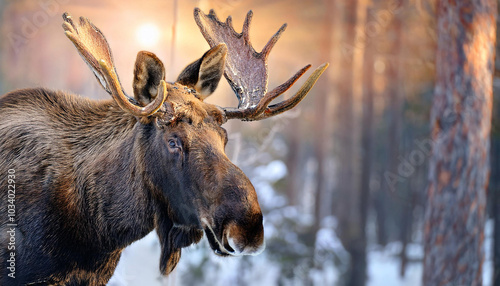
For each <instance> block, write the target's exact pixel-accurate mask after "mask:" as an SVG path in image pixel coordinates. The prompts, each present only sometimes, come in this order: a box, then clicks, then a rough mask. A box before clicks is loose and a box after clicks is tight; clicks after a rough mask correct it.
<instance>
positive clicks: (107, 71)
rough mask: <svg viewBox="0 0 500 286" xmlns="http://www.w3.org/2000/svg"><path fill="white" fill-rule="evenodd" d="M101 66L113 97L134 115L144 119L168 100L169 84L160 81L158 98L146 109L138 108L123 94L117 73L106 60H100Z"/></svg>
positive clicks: (145, 107)
mask: <svg viewBox="0 0 500 286" xmlns="http://www.w3.org/2000/svg"><path fill="white" fill-rule="evenodd" d="M99 65H100V67H101V69H102V71H103V75H104V77H105V78H106V82H107V83H108V84H109V87H110V90H111V96H113V98H114V99H115V100H116V102H117V103H118V105H119V106H120V107H121V108H122V109H124V110H128V111H129V112H130V113H131V114H132V115H134V116H138V117H143V116H149V115H152V114H154V113H155V112H156V111H158V109H160V108H161V106H162V105H163V102H165V99H167V96H168V93H167V84H166V83H165V81H164V80H161V81H160V87H159V88H158V95H157V96H156V98H155V99H154V100H153V101H152V102H151V103H149V104H148V105H146V106H144V107H140V106H137V105H135V104H133V103H131V102H130V101H129V99H128V97H127V96H126V95H125V94H124V93H123V91H122V89H121V86H120V82H119V81H118V77H117V76H116V73H115V71H114V70H113V69H112V68H111V67H110V66H109V65H108V63H107V62H106V61H105V60H102V59H101V60H99Z"/></svg>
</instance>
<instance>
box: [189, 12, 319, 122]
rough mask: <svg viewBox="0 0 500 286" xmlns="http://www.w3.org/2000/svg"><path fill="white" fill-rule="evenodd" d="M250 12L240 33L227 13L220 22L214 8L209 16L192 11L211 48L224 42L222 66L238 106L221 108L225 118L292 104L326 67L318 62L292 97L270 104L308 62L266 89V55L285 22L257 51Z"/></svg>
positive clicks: (253, 116)
mask: <svg viewBox="0 0 500 286" xmlns="http://www.w3.org/2000/svg"><path fill="white" fill-rule="evenodd" d="M252 16H253V12H252V11H250V12H248V14H247V17H246V19H245V22H244V24H243V30H242V32H241V33H237V32H236V31H235V30H234V28H233V24H232V18H231V16H229V17H228V18H227V20H226V22H225V23H223V22H221V21H219V19H218V18H217V15H216V14H215V12H214V10H210V13H209V14H208V15H206V14H204V13H203V12H202V11H201V10H200V9H199V8H196V9H195V10H194V18H195V21H196V23H197V24H198V27H199V28H200V30H201V33H202V34H203V36H204V37H205V39H206V40H207V42H208V44H209V45H210V47H214V46H216V45H217V44H220V43H225V44H226V45H227V49H228V54H227V57H226V65H225V68H224V76H225V77H226V79H227V81H228V82H229V85H230V86H231V88H232V89H233V91H234V92H235V93H236V96H237V97H238V101H239V104H238V108H223V109H224V111H225V113H226V118H227V119H233V118H238V119H241V120H247V121H252V120H261V119H264V118H268V117H271V116H274V115H277V114H280V113H282V112H285V111H287V110H289V109H291V108H293V107H295V106H296V105H297V104H298V103H299V102H300V101H301V100H302V99H303V98H304V97H305V96H306V95H307V93H308V92H309V90H310V89H311V88H312V87H313V86H314V84H315V83H316V81H317V80H318V78H319V77H320V76H321V74H322V73H323V72H324V71H325V69H326V68H327V67H328V63H325V64H323V65H321V66H320V67H319V68H317V69H316V70H315V71H314V72H313V74H312V75H311V76H310V77H309V78H308V79H307V81H306V82H305V83H304V84H303V85H302V87H301V88H300V89H299V91H298V92H297V93H296V94H295V95H294V96H292V97H291V98H289V99H287V100H285V101H282V102H280V103H278V104H274V105H270V106H269V104H270V103H271V101H273V100H274V99H275V98H277V97H278V96H279V95H281V94H283V93H284V92H285V91H287V90H288V89H289V88H290V87H291V86H292V85H293V84H294V83H295V82H296V81H297V80H298V79H299V77H301V76H302V75H303V74H304V73H305V72H306V71H307V70H308V69H309V68H310V67H311V65H307V66H305V67H304V68H302V69H301V70H299V71H298V72H297V73H296V74H295V75H294V76H293V77H291V78H290V79H289V80H288V81H286V82H285V83H283V84H281V85H280V86H278V87H276V88H275V89H273V90H272V91H270V92H267V83H268V77H269V76H268V71H267V57H268V56H269V53H270V52H271V49H272V48H273V47H274V45H275V44H276V42H277V41H278V39H279V38H280V36H281V34H282V33H283V31H285V29H286V26H287V25H286V24H284V25H283V26H281V28H280V29H279V30H278V32H276V34H274V36H273V37H272V38H271V39H270V40H269V42H268V43H267V44H266V45H265V46H264V48H263V49H262V51H261V52H260V53H258V52H256V51H255V50H254V48H253V47H252V44H251V43H250V37H249V29H250V21H251V20H252Z"/></svg>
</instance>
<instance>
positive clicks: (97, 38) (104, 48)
mask: <svg viewBox="0 0 500 286" xmlns="http://www.w3.org/2000/svg"><path fill="white" fill-rule="evenodd" d="M63 20H64V23H63V25H62V26H63V28H64V31H65V32H64V33H65V34H66V36H67V37H68V38H69V39H70V40H71V42H73V44H74V45H75V47H76V48H77V50H78V53H79V54H80V56H81V57H82V58H83V60H84V61H85V62H86V63H87V64H88V66H89V67H90V68H91V69H92V71H93V72H94V75H95V76H96V78H97V79H98V80H99V83H100V84H101V85H102V87H103V88H104V90H106V92H107V93H109V94H110V95H111V96H112V97H113V98H114V99H115V100H116V102H117V103H118V105H119V106H120V107H121V108H123V109H124V110H127V111H129V112H130V113H131V114H133V115H135V116H149V115H152V114H153V113H155V112H156V111H157V110H158V109H160V107H161V106H162V104H163V102H164V101H165V99H166V97H167V91H166V85H165V82H162V83H161V84H160V88H159V91H158V96H157V97H156V98H155V100H154V101H152V102H151V103H149V104H148V105H147V106H145V107H141V106H137V105H135V104H132V103H131V99H130V98H129V97H128V96H127V95H126V94H125V92H124V91H123V89H122V85H121V83H120V80H119V78H118V75H117V73H116V69H115V66H114V62H113V55H112V54H111V49H110V48H109V44H108V41H107V40H106V38H105V37H104V34H103V33H102V32H101V30H99V28H97V27H96V26H94V24H92V22H90V21H89V19H87V18H84V17H80V21H79V22H78V23H75V22H74V21H73V18H72V17H71V16H70V15H69V14H68V13H64V14H63Z"/></svg>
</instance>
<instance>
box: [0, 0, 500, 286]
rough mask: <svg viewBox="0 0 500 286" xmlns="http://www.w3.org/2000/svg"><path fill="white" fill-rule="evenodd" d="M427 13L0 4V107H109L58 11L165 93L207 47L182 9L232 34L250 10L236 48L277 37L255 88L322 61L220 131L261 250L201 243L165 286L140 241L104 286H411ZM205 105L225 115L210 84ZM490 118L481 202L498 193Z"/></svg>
mask: <svg viewBox="0 0 500 286" xmlns="http://www.w3.org/2000/svg"><path fill="white" fill-rule="evenodd" d="M434 2H435V1H433V0H429V1H425V0H372V1H369V0H356V1H353V0H314V1H301V0H294V1H280V0H246V1H242V0H197V1H195V0H185V1H174V0H143V1H119V0H106V1H103V0H99V1H98V0H90V1H83V0H37V1H35V0H12V1H9V0H0V94H3V93H6V92H8V91H11V90H14V89H18V88H27V87H38V86H43V87H48V88H52V89H60V90H65V91H69V92H72V93H77V94H80V95H82V96H86V97H90V98H94V99H107V98H109V96H108V94H107V93H105V92H104V90H102V88H101V87H100V85H99V84H98V83H97V81H96V80H95V77H94V75H93V74H92V72H91V71H90V70H89V68H88V67H87V66H86V64H85V63H84V62H83V60H82V59H81V58H80V57H79V55H78V53H77V51H76V49H75V48H74V46H73V44H72V43H71V42H70V41H69V40H68V39H67V38H66V36H65V35H64V33H63V29H62V27H61V24H62V18H61V15H62V13H64V12H69V13H70V14H71V15H73V16H74V17H79V16H85V17H88V18H89V19H90V20H91V21H92V22H93V23H94V24H95V25H96V26H97V27H99V28H100V29H101V31H102V32H103V33H104V35H105V36H106V38H107V39H108V42H109V44H110V46H111V49H112V51H113V56H114V60H115V64H116V68H117V72H118V74H119V76H120V79H121V81H122V84H123V86H124V88H125V90H126V91H128V94H132V72H133V64H134V62H135V57H136V54H137V52H138V51H140V50H148V51H151V52H154V53H155V54H156V55H158V57H159V58H160V59H162V60H163V62H164V64H165V67H166V69H167V80H169V81H174V80H175V79H176V77H177V75H178V73H179V72H180V71H181V70H182V69H183V68H184V67H185V66H186V65H187V64H189V63H191V62H192V61H194V60H195V59H197V58H199V57H200V56H201V55H202V54H203V53H204V52H205V51H206V50H207V49H208V48H209V46H208V44H207V43H206V41H205V39H204V38H203V36H202V35H201V33H200V31H199V29H198V27H197V26H196V23H195V21H194V18H193V9H194V8H195V7H200V8H201V9H202V10H203V11H204V12H205V13H208V11H209V10H210V9H215V11H216V13H217V15H218V16H219V18H220V19H221V20H223V19H225V18H226V17H227V16H229V15H231V16H232V18H233V24H234V26H235V29H236V31H238V32H240V31H241V27H242V24H243V21H244V19H245V15H246V13H247V12H248V11H249V10H253V12H254V17H253V21H252V25H251V29H250V39H251V41H252V44H253V46H254V48H255V49H256V50H258V51H259V50H260V49H262V47H263V46H264V45H265V43H266V42H267V41H268V39H270V38H271V36H272V35H273V34H274V33H275V32H276V31H277V30H278V29H279V28H280V26H281V25H282V24H283V23H288V28H287V30H286V32H285V33H284V34H283V35H282V37H281V39H280V40H279V41H278V43H277V44H276V46H275V47H274V49H273V51H272V52H271V55H270V57H269V63H268V67H269V73H270V81H269V88H270V89H272V88H274V87H275V86H277V85H279V84H281V83H282V82H284V81H285V80H287V79H288V78H289V77H290V76H292V75H293V74H294V73H295V72H296V71H297V70H299V69H300V68H302V67H303V66H305V65H306V64H309V63H310V64H312V65H313V68H316V67H317V66H319V65H320V64H322V63H323V62H329V63H330V67H329V69H328V70H327V71H326V72H325V74H324V75H323V76H322V77H321V78H320V80H319V81H318V83H317V85H316V86H315V87H314V88H313V89H312V90H311V92H310V93H309V95H308V96H307V97H306V99H304V101H303V102H302V103H301V104H300V105H299V106H298V107H297V108H295V109H294V110H293V111H289V112H287V113H285V114H283V115H280V116H277V117H273V118H272V119H268V120H265V121H262V122H251V123H250V122H229V123H228V124H226V125H225V127H226V128H227V130H228V133H229V134H230V140H229V144H228V146H227V150H226V151H227V153H228V156H229V158H231V159H232V161H233V162H234V163H236V164H237V165H238V166H240V167H241V168H242V169H243V170H244V171H245V173H246V174H247V175H248V176H249V177H250V179H251V181H252V182H253V184H254V186H255V187H256V191H257V193H258V196H259V202H260V205H261V207H262V209H263V212H264V220H265V224H264V228H265V239H266V244H267V248H266V251H265V252H264V253H263V254H261V255H259V256H255V257H242V258H228V259H221V258H218V257H216V256H215V255H214V254H213V253H211V250H210V248H209V247H208V243H207V242H206V241H205V240H203V241H202V242H201V243H200V244H198V245H196V246H191V247H189V248H187V249H185V250H183V255H182V258H181V261H180V264H179V266H178V267H177V269H176V270H175V271H174V272H173V274H172V275H171V276H169V277H167V278H165V277H162V276H161V275H160V273H159V270H158V265H159V256H160V247H159V243H158V241H157V238H156V234H155V233H154V232H153V233H151V234H150V235H148V236H147V237H146V238H144V239H143V240H141V241H138V242H136V243H134V244H132V245H131V246H130V247H129V248H127V249H126V250H125V251H124V252H123V255H122V259H121V261H120V264H119V266H118V268H117V270H116V272H115V275H114V276H113V278H112V280H111V281H110V282H109V284H108V285H353V284H350V282H349V281H352V279H353V278H352V277H363V276H364V275H366V277H367V280H366V285H370V286H375V285H376V286H378V285H383V286H392V285H405V286H411V285H421V278H422V259H423V248H422V232H423V230H422V228H423V214H424V204H425V194H426V185H427V172H428V171H427V166H428V157H429V155H430V149H429V148H430V138H431V137H430V128H429V117H430V115H429V111H430V107H431V103H432V102H431V100H432V94H433V88H434V70H435V67H434V61H435V51H436V36H435V35H436V32H435V3H434ZM306 76H308V75H306ZM302 82H303V80H302V81H299V83H297V85H299V84H301V83H302ZM498 87H499V84H498V82H495V90H494V93H495V94H494V97H495V103H494V105H495V106H494V110H496V108H497V106H498V105H499V104H498V101H497V97H498ZM297 89H298V86H297V87H294V88H292V91H290V92H289V94H286V95H285V97H289V96H291V94H292V92H295V91H296V90H297ZM207 101H208V102H210V103H215V104H218V105H221V106H236V105H237V100H236V97H235V95H234V94H233V93H232V91H231V89H230V87H229V85H228V84H227V82H226V81H225V80H223V81H222V82H221V85H219V88H218V89H217V91H216V92H215V93H214V94H213V95H212V96H211V97H210V98H209V99H207ZM493 116H494V119H493V130H492V153H491V154H492V158H491V160H490V161H491V163H492V170H491V171H492V173H491V176H490V180H491V181H490V191H489V195H490V196H492V197H493V196H494V195H495V193H496V192H498V191H497V189H498V186H499V184H498V180H499V179H500V176H498V174H497V173H498V172H499V168H496V167H495V166H496V165H498V163H497V160H498V159H497V158H496V157H498V156H495V154H497V153H498V151H497V150H498V146H499V144H498V136H499V134H498V115H497V113H496V112H494V115H493ZM490 201H491V199H490ZM494 220H495V217H494V215H490V219H489V220H488V223H487V228H486V240H485V241H486V243H485V251H486V261H485V264H484V267H483V268H484V282H485V285H491V284H490V283H491V282H490V281H491V278H492V275H493V266H492V262H491V261H492V257H493V251H492V249H493V248H492V245H493V240H494V239H493V234H492V233H493V231H492V229H493V221H494Z"/></svg>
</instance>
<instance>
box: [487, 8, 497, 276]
mask: <svg viewBox="0 0 500 286" xmlns="http://www.w3.org/2000/svg"><path fill="white" fill-rule="evenodd" d="M499 9H500V7H497V10H498V11H497V13H500V10H499ZM498 22H499V19H497V31H496V35H497V39H498V38H500V35H499V33H500V29H498V24H499V23H498ZM498 71H500V41H497V44H496V58H495V77H496V78H497V80H498V77H499V75H498ZM492 122H493V126H492V132H491V155H490V158H491V174H490V184H489V185H490V188H489V192H490V193H489V195H490V197H489V198H490V199H491V212H492V217H493V253H492V257H493V269H494V271H493V277H492V281H493V284H492V285H500V132H499V131H500V88H499V87H498V86H496V88H495V89H494V90H493V120H492Z"/></svg>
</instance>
